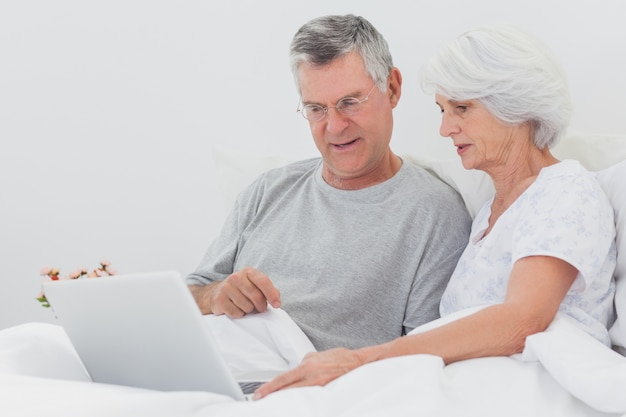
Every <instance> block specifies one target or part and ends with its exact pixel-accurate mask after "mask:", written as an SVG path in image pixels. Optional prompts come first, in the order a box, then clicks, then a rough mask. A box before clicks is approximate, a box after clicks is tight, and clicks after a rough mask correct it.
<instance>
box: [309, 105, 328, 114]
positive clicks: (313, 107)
mask: <svg viewBox="0 0 626 417" xmlns="http://www.w3.org/2000/svg"><path fill="white" fill-rule="evenodd" d="M304 110H306V112H307V113H308V114H318V113H321V112H323V111H324V108H323V107H322V106H316V105H313V104H307V105H306V106H304Z"/></svg>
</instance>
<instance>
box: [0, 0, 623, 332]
mask: <svg viewBox="0 0 626 417" xmlns="http://www.w3.org/2000/svg"><path fill="white" fill-rule="evenodd" d="M624 4H625V3H624V2H623V0H577V1H571V0H570V1H568V0H562V1H559V0H526V1H503V0H474V1H471V2H469V1H465V0H456V1H455V0H439V1H419V0H386V1H367V0H348V1H330V0H318V1H313V2H302V1H289V2H288V1H284V0H281V1H276V0H266V1H262V2H260V1H255V0H236V1H221V2H214V1H209V0H204V1H198V0H189V1H148V0H145V1H133V0H125V1H119V0H109V1H82V0H55V1H48V0H22V1H10V0H6V1H2V2H1V3H0V141H1V142H0V143H1V147H0V284H1V286H0V328H5V327H8V326H11V325H15V324H19V323H24V322H29V321H53V320H54V318H53V314H52V312H51V311H50V310H47V309H43V308H41V307H40V306H39V305H38V303H37V302H36V301H35V300H34V297H35V296H36V294H37V292H38V291H39V286H40V282H41V277H40V276H39V270H40V268H41V267H43V266H55V267H58V268H60V269H61V270H62V272H63V273H67V272H70V271H72V270H74V269H76V268H78V267H83V266H84V267H88V268H90V269H91V268H94V267H95V266H96V265H97V264H98V261H99V260H100V259H102V258H107V259H109V260H110V261H111V262H112V263H113V267H114V268H116V269H117V270H118V271H119V272H124V273H130V272H146V271H152V270H163V269H171V270H176V271H179V272H180V273H181V274H183V275H185V274H187V273H189V272H190V271H191V270H193V269H194V268H195V267H196V265H197V263H198V262H199V260H200V257H201V255H202V253H203V251H204V249H205V248H206V247H207V245H208V244H209V242H210V241H211V239H212V238H213V237H214V236H215V234H216V233H217V232H218V230H219V226H220V223H221V221H222V219H223V217H224V215H225V211H224V208H223V207H222V200H221V196H220V193H219V188H218V180H219V179H217V178H216V177H215V175H216V173H215V168H214V165H213V162H212V147H213V146H214V145H222V146H227V147H230V148H233V149H235V150H241V151H242V152H243V151H245V152H253V153H258V154H259V155H261V154H274V153H281V154H286V155H290V156H293V157H307V156H314V155H317V151H316V149H315V148H314V146H313V142H312V139H311V138H310V135H309V130H308V125H307V123H306V122H305V121H304V119H302V118H301V117H300V116H299V115H298V114H297V113H296V111H295V110H296V106H297V104H298V95H297V94H296V90H295V88H294V83H293V80H292V77H291V73H290V69H289V65H288V57H287V52H288V46H289V42H290V40H291V37H292V35H293V34H294V33H295V31H296V30H297V29H298V27H299V26H300V25H302V24H303V23H305V22H306V21H308V20H309V19H311V18H313V17H317V16H320V15H324V14H335V13H339V14H343V13H354V14H360V15H363V16H364V17H366V18H367V19H369V20H370V21H371V22H372V23H373V24H374V25H375V26H376V27H377V28H378V29H379V30H380V31H381V32H382V33H383V35H384V36H385V37H386V39H387V41H388V42H389V44H390V47H391V51H392V54H393V56H394V61H395V62H394V63H395V64H396V66H398V67H399V68H400V70H401V71H402V73H403V75H404V85H403V95H402V99H401V101H400V104H399V107H398V108H397V110H396V112H395V119H396V125H395V130H394V138H393V141H392V147H393V148H394V150H395V151H396V152H398V153H427V154H429V155H433V156H438V157H448V156H453V155H454V154H453V151H452V148H451V146H450V143H449V140H448V139H442V138H440V137H439V134H438V123H439V112H438V109H437V107H436V106H435V105H434V99H433V97H431V96H427V95H425V94H424V93H422V91H421V90H420V87H419V83H418V78H417V72H418V69H419V67H420V66H421V65H422V63H423V62H424V60H425V59H426V58H427V57H428V56H429V55H431V54H432V53H434V52H435V51H436V49H437V48H438V47H439V46H440V45H441V43H443V42H445V41H447V40H449V39H451V38H453V37H454V36H456V35H458V34H459V33H461V32H462V31H463V30H465V29H468V28H470V27H471V26H474V25H477V24H482V23H490V22H505V23H513V24H517V25H519V26H522V27H524V28H526V29H527V30H529V31H530V32H532V33H534V34H535V35H537V36H538V37H540V38H542V39H543V40H544V41H545V43H546V44H547V45H548V46H549V47H551V48H552V49H553V50H555V52H556V54H557V56H558V58H559V59H560V61H561V63H562V64H563V66H564V67H565V69H566V71H567V74H568V78H569V81H570V86H571V91H572V96H573V99H574V105H575V114H574V119H573V122H572V130H574V131H576V132H583V133H610V134H620V133H621V134H623V133H626V129H625V128H624V120H625V117H624V108H625V107H624V98H625V97H626V52H625V51H626V25H625V24H624V21H623V17H624V15H625V13H624V12H625V11H626V7H625V6H624ZM146 302H149V300H146ZM111 308H115V307H114V306H111Z"/></svg>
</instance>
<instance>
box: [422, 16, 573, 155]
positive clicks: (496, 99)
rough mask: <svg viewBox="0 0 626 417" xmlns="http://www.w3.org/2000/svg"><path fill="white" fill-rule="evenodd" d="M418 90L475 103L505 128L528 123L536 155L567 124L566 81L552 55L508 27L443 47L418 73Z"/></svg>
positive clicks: (569, 108) (489, 28)
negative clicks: (420, 84)
mask: <svg viewBox="0 0 626 417" xmlns="http://www.w3.org/2000/svg"><path fill="white" fill-rule="evenodd" d="M421 80H422V88H423V89H424V91H425V92H428V93H437V94H440V95H443V96H445V97H447V98H449V99H451V100H458V101H465V100H478V101H479V102H480V103H482V104H483V105H484V106H485V107H486V108H487V110H488V111H489V112H490V113H491V114H492V115H494V116H495V117H496V118H498V119H499V120H501V121H502V122H504V123H510V124H523V123H530V124H531V126H532V127H533V141H534V144H535V146H537V147H538V148H539V149H544V148H545V147H552V146H554V145H555V144H556V143H557V142H558V141H559V140H560V139H561V137H562V136H563V134H564V132H565V130H566V129H567V126H568V124H569V121H570V117H571V113H572V105H571V100H570V95H569V89H568V86H567V80H566V77H565V75H564V73H563V71H562V69H561V67H560V66H559V65H558V63H557V62H556V60H555V59H554V57H553V55H552V53H551V52H550V51H549V50H548V49H547V48H546V47H545V46H543V44H541V43H540V42H539V41H537V40H536V39H535V38H533V37H531V36H530V35H529V34H527V33H525V32H522V31H521V30H519V29H516V28H513V27H510V26H483V27H479V28H476V29H473V30H470V31H468V32H465V33H464V34H462V35H461V36H459V37H458V38H456V39H455V40H453V41H452V42H450V43H448V44H447V45H446V46H445V47H444V48H442V49H441V50H440V51H439V53H437V54H436V55H435V56H434V57H433V58H431V60H430V61H429V62H428V63H427V65H426V66H425V67H424V68H423V70H422V74H421Z"/></svg>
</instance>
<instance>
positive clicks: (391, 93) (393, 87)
mask: <svg viewBox="0 0 626 417" xmlns="http://www.w3.org/2000/svg"><path fill="white" fill-rule="evenodd" d="M401 95H402V74H401V73H400V70H399V69H398V68H396V67H393V68H392V69H391V71H390V72H389V77H387V96H388V97H389V102H390V103H391V108H395V107H396V106H397V105H398V102H399V101H400V96H401Z"/></svg>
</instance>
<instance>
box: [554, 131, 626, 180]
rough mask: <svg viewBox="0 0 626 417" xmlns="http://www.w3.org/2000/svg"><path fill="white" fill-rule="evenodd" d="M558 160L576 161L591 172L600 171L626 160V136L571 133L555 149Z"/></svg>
mask: <svg viewBox="0 0 626 417" xmlns="http://www.w3.org/2000/svg"><path fill="white" fill-rule="evenodd" d="M552 153H553V154H554V156H556V157H557V158H559V159H561V160H563V159H575V160H577V161H579V162H580V163H581V164H582V166H584V167H585V168H587V169H588V170H590V171H599V170H601V169H604V168H608V167H610V166H611V165H615V164H617V163H618V162H620V161H623V160H625V159H626V135H590V134H581V133H569V134H568V135H567V136H566V137H564V138H563V139H562V140H561V142H559V143H558V144H557V145H556V146H555V147H554V148H553V149H552Z"/></svg>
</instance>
